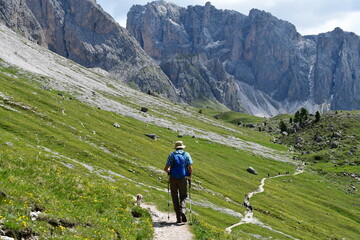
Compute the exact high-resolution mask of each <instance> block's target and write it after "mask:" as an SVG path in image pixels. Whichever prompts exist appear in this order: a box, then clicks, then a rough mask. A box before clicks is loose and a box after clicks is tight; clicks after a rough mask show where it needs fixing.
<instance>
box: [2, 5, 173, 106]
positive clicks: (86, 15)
mask: <svg viewBox="0 0 360 240" xmlns="http://www.w3.org/2000/svg"><path fill="white" fill-rule="evenodd" d="M0 22H2V23H4V24H6V25H7V26H8V27H10V28H11V29H13V30H15V31H18V32H20V33H22V35H24V36H25V37H27V38H28V39H30V40H32V41H34V42H36V43H38V44H40V45H41V46H44V47H46V48H48V49H50V50H52V51H53V52H55V53H57V54H59V55H61V56H64V57H66V58H69V59H71V60H73V61H75V62H77V63H79V64H81V65H83V66H85V67H89V68H93V67H100V68H102V69H104V70H106V71H109V72H110V73H112V74H113V75H114V77H115V78H117V79H118V80H120V81H121V82H126V83H129V82H133V83H135V84H137V85H138V86H139V87H140V89H141V90H142V91H148V90H150V91H153V92H159V93H161V94H164V95H165V96H167V97H168V98H170V99H172V100H177V99H178V98H177V94H176V92H175V89H174V87H173V86H172V83H171V82H170V81H169V79H168V78H167V76H166V75H165V74H164V73H163V72H162V71H161V69H160V68H159V66H158V65H157V64H156V63H155V62H154V61H153V60H152V59H151V58H149V56H148V55H147V54H146V53H145V52H144V51H143V50H142V49H141V47H140V46H139V45H138V44H137V42H136V40H135V39H134V38H133V37H132V36H131V35H130V34H129V33H128V31H126V30H125V29H124V28H122V27H121V26H120V25H119V24H118V23H117V22H116V21H115V20H114V19H113V18H112V17H111V16H110V15H109V14H107V13H106V12H105V11H103V9H102V8H101V7H100V6H99V5H98V4H97V3H96V1H95V0H0Z"/></svg>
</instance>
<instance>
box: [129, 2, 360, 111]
mask: <svg viewBox="0 0 360 240" xmlns="http://www.w3.org/2000/svg"><path fill="white" fill-rule="evenodd" d="M127 29H128V30H129V32H130V33H131V34H132V35H133V36H134V37H135V38H136V39H137V40H138V42H139V43H140V45H141V46H142V48H143V49H144V50H145V51H146V52H147V53H148V54H149V55H150V56H151V57H152V58H154V59H156V60H157V61H158V62H160V66H161V68H162V70H163V71H164V72H165V73H166V75H167V76H168V77H169V78H170V79H171V81H172V82H173V84H174V85H175V87H176V88H177V89H178V90H179V91H180V93H181V97H182V98H183V99H184V100H186V101H187V102H196V101H197V100H198V99H202V100H204V99H210V100H214V101H218V102H219V103H221V104H224V105H226V106H227V107H229V108H231V109H233V110H237V111H244V112H248V113H251V114H255V115H262V116H270V115H275V114H279V113H285V112H289V113H293V112H295V111H297V110H298V109H299V108H300V107H306V108H307V109H309V111H310V112H315V111H320V112H323V111H326V110H329V109H360V106H359V101H358V98H359V97H360V92H359V91H358V90H357V89H359V84H360V79H359V76H358V75H359V74H357V72H359V70H360V67H359V66H360V64H359V59H360V58H359V51H358V49H359V36H357V35H355V34H353V33H346V32H343V31H342V30H341V29H335V30H334V31H333V32H330V33H324V34H320V35H319V36H305V37H303V36H301V35H300V34H299V33H298V32H297V31H296V28H295V26H294V25H292V24H291V23H289V22H286V21H282V20H279V19H277V18H276V17H274V16H272V15H271V14H270V13H267V12H264V11H260V10H257V9H253V10H251V11H250V13H249V15H248V16H246V15H243V14H241V13H238V12H235V11H229V10H218V9H216V8H215V7H214V6H212V5H211V4H210V3H206V4H205V6H189V7H187V8H182V7H178V6H176V5H174V4H172V3H167V2H165V1H156V2H152V3H148V4H147V5H145V6H140V5H135V6H133V7H132V8H131V10H130V11H129V13H128V22H127ZM351 86H353V87H351Z"/></svg>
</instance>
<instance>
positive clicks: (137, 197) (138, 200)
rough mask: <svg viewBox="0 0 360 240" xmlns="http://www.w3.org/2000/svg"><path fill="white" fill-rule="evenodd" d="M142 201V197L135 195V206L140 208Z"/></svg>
mask: <svg viewBox="0 0 360 240" xmlns="http://www.w3.org/2000/svg"><path fill="white" fill-rule="evenodd" d="M142 199H143V195H142V194H140V193H139V194H137V195H136V204H137V205H138V206H140V204H141V201H142Z"/></svg>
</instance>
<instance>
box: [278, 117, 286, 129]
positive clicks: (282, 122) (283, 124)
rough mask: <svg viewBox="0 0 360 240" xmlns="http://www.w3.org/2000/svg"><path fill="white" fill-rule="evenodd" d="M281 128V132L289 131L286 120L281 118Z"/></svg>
mask: <svg viewBox="0 0 360 240" xmlns="http://www.w3.org/2000/svg"><path fill="white" fill-rule="evenodd" d="M279 128H280V131H281V132H286V131H287V126H286V123H284V121H283V120H282V119H281V121H280V123H279Z"/></svg>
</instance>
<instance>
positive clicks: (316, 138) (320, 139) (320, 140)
mask: <svg viewBox="0 0 360 240" xmlns="http://www.w3.org/2000/svg"><path fill="white" fill-rule="evenodd" d="M323 140H324V138H323V137H322V136H319V135H316V136H315V137H314V141H315V142H322V141H323Z"/></svg>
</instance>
